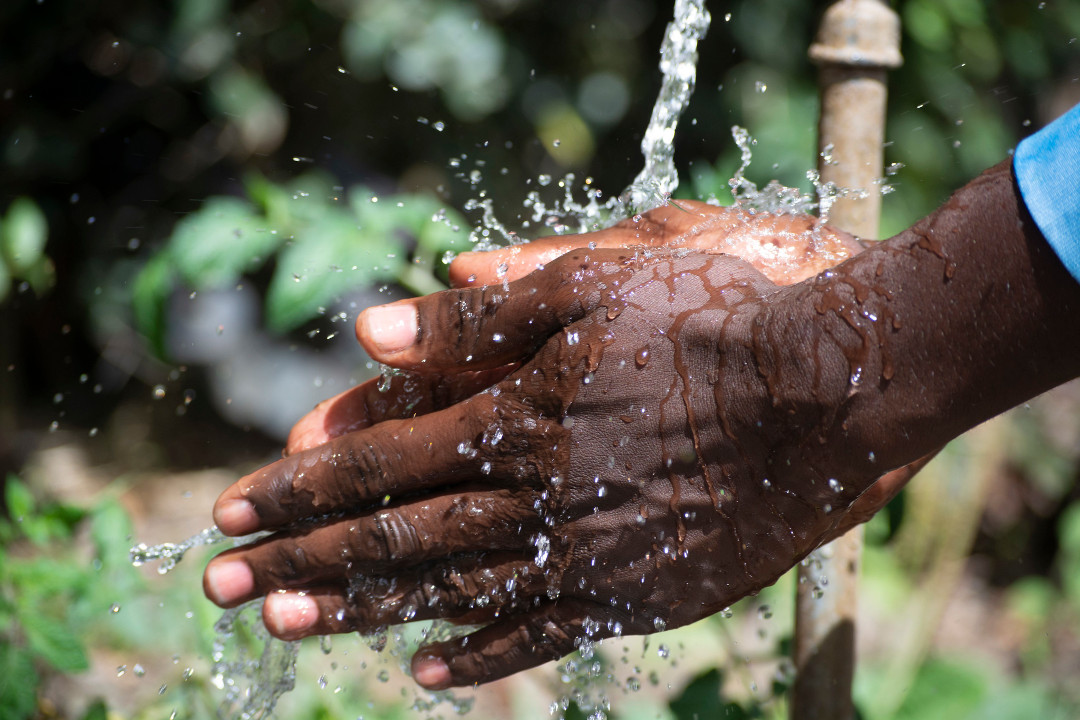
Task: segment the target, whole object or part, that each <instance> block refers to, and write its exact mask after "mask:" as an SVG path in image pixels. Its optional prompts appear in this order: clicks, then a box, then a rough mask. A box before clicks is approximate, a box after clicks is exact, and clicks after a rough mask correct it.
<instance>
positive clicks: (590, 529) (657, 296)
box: [205, 250, 869, 687]
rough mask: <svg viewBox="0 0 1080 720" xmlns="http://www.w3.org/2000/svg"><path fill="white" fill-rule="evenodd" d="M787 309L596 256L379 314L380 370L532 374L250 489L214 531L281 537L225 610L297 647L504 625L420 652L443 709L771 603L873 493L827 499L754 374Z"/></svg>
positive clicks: (626, 260) (705, 265)
mask: <svg viewBox="0 0 1080 720" xmlns="http://www.w3.org/2000/svg"><path fill="white" fill-rule="evenodd" d="M776 292H777V286H776V285H774V284H773V283H772V282H771V281H769V280H768V279H767V278H765V277H763V276H762V275H761V274H759V273H757V272H756V271H755V270H753V269H752V268H751V267H749V266H748V265H747V264H746V263H744V262H742V261H740V260H737V259H735V258H732V257H727V256H710V255H705V254H701V253H687V252H675V253H671V252H658V253H655V254H653V256H652V257H649V256H648V253H645V252H642V251H637V252H633V251H629V252H628V251H625V250H595V251H577V252H574V253H571V254H570V255H566V256H564V257H562V258H560V259H559V260H556V261H555V262H553V263H551V264H550V265H549V266H548V267H547V268H546V269H545V270H544V271H543V272H541V273H534V274H532V275H529V276H528V277H526V278H524V279H522V280H518V281H516V282H514V283H511V284H510V285H509V286H508V288H506V289H504V288H503V287H501V286H495V287H486V288H474V289H467V290H460V291H450V292H447V293H443V294H439V295H436V296H431V297H428V298H423V299H419V300H413V301H404V302H402V303H397V304H394V305H391V306H385V307H383V308H379V309H374V310H369V311H367V312H366V313H365V314H364V315H363V316H362V318H361V326H362V327H363V328H365V331H364V332H362V333H361V337H362V340H363V341H364V343H365V346H366V347H367V349H368V350H369V352H371V354H372V355H373V357H376V358H378V359H380V360H382V361H384V362H388V363H392V364H394V365H397V366H399V367H406V368H414V369H416V368H424V369H431V370H432V371H440V370H445V369H449V368H453V369H461V368H470V370H469V372H471V373H475V375H473V377H474V378H477V382H478V384H479V385H482V384H483V382H482V381H481V380H479V379H480V378H483V377H484V374H485V373H491V372H499V370H498V368H505V367H507V366H510V367H514V368H515V369H514V370H513V371H512V372H510V374H508V375H506V376H505V377H504V378H503V379H502V380H500V381H499V382H497V383H496V384H495V385H493V386H492V387H491V388H489V389H488V390H486V391H484V392H481V393H480V394H477V395H473V396H471V397H468V398H465V399H463V400H461V401H460V402H457V403H456V404H452V405H449V406H448V407H444V408H442V409H436V410H435V411H434V412H431V413H429V414H426V415H417V416H416V417H412V418H409V419H387V420H385V421H383V422H378V423H376V424H369V425H368V426H367V427H366V428H365V429H363V430H361V431H357V432H352V433H350V434H347V435H343V436H341V437H338V438H336V439H334V440H332V441H331V442H329V443H328V444H326V445H323V446H320V447H317V448H313V449H309V450H305V451H303V452H298V453H296V454H294V455H291V456H290V457H288V458H286V459H285V460H282V461H280V462H278V463H276V464H274V465H271V466H269V467H268V468H265V469H263V470H261V471H259V472H257V473H255V474H254V475H252V476H249V477H247V478H244V479H242V480H241V481H240V482H239V483H237V484H236V485H235V486H233V487H232V488H230V489H229V490H228V491H226V493H225V494H223V496H222V498H221V499H220V500H219V502H218V504H217V506H216V508H215V519H216V520H217V522H218V523H219V525H220V526H221V527H222V529H223V530H225V531H226V532H227V533H230V534H244V533H248V532H252V531H256V530H271V531H279V532H278V534H276V535H273V536H271V537H270V538H268V539H266V540H263V541H260V542H258V543H256V544H253V545H250V546H247V547H244V548H239V549H237V550H233V551H229V552H227V553H224V554H222V555H221V556H219V557H218V558H216V559H215V560H214V561H213V562H212V563H211V565H210V567H209V568H208V571H207V574H206V578H205V584H206V589H207V593H208V594H209V595H210V597H211V598H213V599H214V600H215V601H217V602H218V603H219V604H222V605H235V604H238V603H240V602H243V601H246V600H249V599H252V598H254V597H258V596H260V595H263V594H267V593H270V596H269V598H268V601H267V603H266V606H265V620H266V622H267V625H268V627H269V628H270V629H271V630H272V631H273V632H275V634H278V635H280V636H283V637H300V636H304V635H309V634H316V633H332V632H345V631H350V630H371V629H373V628H376V627H378V626H381V625H385V624H389V623H395V622H401V621H405V620H410V619H422V618H431V617H446V618H469V619H476V618H478V617H479V618H483V619H485V620H488V621H490V624H488V625H486V626H485V627H484V628H483V629H481V630H479V631H477V632H476V633H473V634H472V635H470V636H469V639H468V642H467V643H466V642H462V641H455V642H451V643H443V644H439V645H434V646H431V647H429V648H426V649H424V650H423V651H421V652H420V653H418V655H417V657H416V658H415V659H414V674H415V676H416V678H417V680H418V681H419V682H420V683H421V684H423V685H425V686H428V687H445V686H448V685H462V684H471V683H474V682H484V681H488V680H492V679H495V678H497V677H502V676H504V675H507V674H510V673H513V672H516V671H518V670H521V669H524V668H526V667H531V666H533V665H537V664H540V663H542V662H544V661H546V660H549V659H552V658H555V657H559V656H561V655H563V654H565V653H567V652H569V651H571V650H573V649H574V647H575V646H576V645H578V644H580V643H581V642H582V641H583V639H584V640H586V641H587V640H588V639H590V638H591V639H598V638H601V637H607V636H611V635H618V634H622V633H625V634H633V633H645V632H652V631H654V630H656V629H658V628H661V627H674V626H677V625H682V624H686V623H689V622H692V621H694V620H697V619H699V618H701V617H704V616H706V615H709V614H711V613H713V612H716V611H717V610H719V609H721V608H723V607H725V606H726V605H728V604H730V603H731V602H733V601H734V600H736V599H738V598H740V597H742V596H744V595H746V594H748V593H750V592H753V591H755V590H757V589H758V588H760V587H762V586H764V585H767V584H769V583H771V582H773V581H774V580H775V579H776V578H777V577H778V576H779V575H780V574H781V573H782V572H784V571H785V570H786V569H787V568H788V567H790V566H791V565H792V564H793V563H794V562H795V561H797V560H798V559H799V558H800V557H802V556H803V555H804V554H805V553H806V552H808V551H809V550H811V549H812V548H813V547H815V546H817V545H818V544H819V543H820V542H821V541H823V540H824V539H826V538H828V537H831V536H832V535H834V534H836V533H837V532H839V529H840V528H841V527H842V526H843V524H844V522H845V518H846V515H845V513H844V512H842V511H843V510H844V509H847V508H848V507H849V506H851V505H852V503H853V502H854V501H855V500H856V498H858V496H859V495H860V493H861V490H862V489H863V488H864V487H865V486H866V485H867V484H869V480H867V482H866V483H865V484H863V485H862V486H858V484H851V483H849V487H846V488H845V487H842V486H840V484H839V483H836V482H829V481H828V480H829V478H827V477H825V476H824V475H822V474H821V473H820V472H819V471H818V470H816V469H815V468H814V467H812V466H811V465H808V464H805V463H802V462H800V452H799V448H800V445H801V444H802V443H805V442H806V440H807V438H806V437H805V434H804V433H801V431H799V430H798V428H797V427H793V428H790V429H784V423H783V418H782V417H779V416H780V415H782V414H783V411H782V410H781V409H778V407H777V406H776V404H775V403H774V402H773V397H772V394H771V393H770V392H769V389H768V388H767V387H765V383H764V382H763V380H762V379H761V374H760V373H759V372H758V368H757V360H756V357H755V351H756V350H758V349H760V348H758V347H757V346H756V342H757V341H756V339H755V327H757V324H756V323H757V318H758V317H759V310H760V308H761V301H762V299H763V298H767V297H769V296H771V295H772V294H774V293H776ZM501 372H504V373H505V370H503V371H501ZM413 377H415V376H413ZM405 381H407V380H405ZM405 381H403V382H405ZM451 399H456V398H451ZM388 402H391V403H392V402H393V401H388ZM778 428H779V429H778ZM793 461H794V462H793ZM312 519H313V520H314V522H313V523H309V524H307V525H305V524H304V523H305V521H306V520H312ZM281 590H287V591H286V592H278V591H281Z"/></svg>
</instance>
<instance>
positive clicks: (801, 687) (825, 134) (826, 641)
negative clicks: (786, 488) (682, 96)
mask: <svg viewBox="0 0 1080 720" xmlns="http://www.w3.org/2000/svg"><path fill="white" fill-rule="evenodd" d="M810 59H811V60H812V61H813V62H814V63H816V64H818V65H819V66H820V79H819V82H820V87H821V114H820V119H819V124H818V146H819V149H820V151H821V153H820V160H819V163H818V171H819V173H820V174H821V180H822V181H823V182H832V183H835V184H836V185H837V186H838V187H841V188H847V189H850V190H859V191H862V196H861V197H841V198H839V199H837V200H836V202H835V204H834V205H833V206H832V208H831V210H830V213H829V218H828V221H829V223H830V224H831V225H833V226H835V227H838V228H841V229H843V230H847V231H848V232H850V233H852V234H854V235H857V236H859V237H862V238H876V237H877V235H878V224H879V220H880V217H881V193H880V192H878V183H879V182H880V180H879V179H880V178H881V176H882V157H883V147H884V140H885V101H886V84H885V75H886V72H887V70H888V69H889V68H895V67H898V66H899V65H900V64H901V63H902V58H901V56H900V18H899V16H898V15H897V14H896V13H895V12H893V10H892V9H891V8H890V7H889V6H888V3H887V2H885V1H884V0H839V1H838V2H836V3H834V4H833V5H831V6H830V7H829V9H828V10H827V11H826V12H825V15H824V17H823V19H822V21H821V26H820V28H819V30H818V36H817V39H816V41H815V42H814V44H813V45H811V47H810ZM861 552H862V528H861V527H860V528H856V529H855V530H852V531H851V532H849V533H848V534H847V535H845V536H843V537H841V538H839V539H837V540H835V541H833V542H832V543H830V544H829V545H827V546H825V547H824V548H821V549H819V550H817V551H815V552H814V553H813V554H812V555H811V556H810V557H809V558H807V560H806V561H804V563H803V564H802V565H801V566H800V567H799V571H798V575H799V579H798V586H797V590H796V601H795V642H794V656H795V657H794V661H795V671H796V675H795V684H794V687H793V688H792V692H791V714H790V716H791V718H792V719H793V720H818V719H820V720H849V719H850V718H852V717H853V715H854V706H853V704H852V698H851V686H852V680H853V678H854V674H855V612H856V607H857V601H858V591H857V585H858V572H859V559H860V555H861Z"/></svg>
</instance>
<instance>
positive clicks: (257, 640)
mask: <svg viewBox="0 0 1080 720" xmlns="http://www.w3.org/2000/svg"><path fill="white" fill-rule="evenodd" d="M262 605H263V600H262V599H259V600H256V601H254V602H250V603H246V604H244V605H241V606H240V607H235V608H231V609H229V610H226V611H225V612H224V613H223V614H222V616H221V619H220V620H218V621H217V623H215V624H214V631H215V632H216V633H217V636H216V637H215V638H214V645H213V654H212V655H211V659H212V662H213V666H212V670H211V675H210V682H211V683H213V685H214V686H215V687H216V688H218V689H219V690H222V691H223V692H224V694H225V697H224V698H223V699H222V701H221V703H220V704H219V705H218V717H221V718H238V719H239V720H266V719H268V718H271V717H273V712H274V707H275V706H276V705H277V702H278V700H279V699H280V698H281V696H282V695H284V694H285V693H287V692H289V691H290V690H292V689H293V688H294V687H295V686H296V656H297V653H298V652H299V651H300V643H299V642H283V641H281V640H277V639H275V638H274V637H272V636H271V635H270V633H269V632H267V630H266V626H265V625H263V622H262Z"/></svg>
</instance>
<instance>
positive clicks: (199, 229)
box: [168, 197, 282, 290]
mask: <svg viewBox="0 0 1080 720" xmlns="http://www.w3.org/2000/svg"><path fill="white" fill-rule="evenodd" d="M281 242H282V238H281V237H280V236H279V235H278V234H277V233H275V232H273V231H272V230H271V228H270V227H269V226H268V225H267V223H266V220H265V219H264V218H263V217H261V216H260V215H258V214H257V213H256V212H255V208H254V207H252V206H251V205H250V204H249V203H247V202H246V201H244V200H241V199H239V198H234V197H213V198H210V199H209V200H207V201H206V204H205V205H204V206H203V208H202V209H201V210H199V211H197V212H195V213H193V214H191V215H189V216H187V217H186V218H184V219H183V220H181V221H180V222H179V223H177V224H176V229H175V230H173V234H172V237H171V238H170V239H169V247H168V254H169V256H170V257H171V258H172V260H173V262H174V263H175V266H176V269H177V270H179V272H180V276H181V277H182V278H183V279H184V282H185V283H186V284H187V285H188V286H190V287H192V288H194V289H196V290H202V289H205V288H218V287H225V286H228V285H231V284H233V283H235V282H236V281H237V280H238V279H239V278H240V275H241V274H243V273H244V272H247V271H249V270H253V269H255V268H257V267H259V266H260V265H262V263H263V262H264V261H265V260H266V259H267V258H268V257H269V256H270V254H271V253H273V251H274V250H275V249H276V248H277V246H278V245H280V244H281Z"/></svg>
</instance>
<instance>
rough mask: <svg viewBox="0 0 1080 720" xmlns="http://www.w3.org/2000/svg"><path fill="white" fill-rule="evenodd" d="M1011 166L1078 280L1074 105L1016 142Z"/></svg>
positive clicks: (1079, 113) (1077, 110)
mask: <svg viewBox="0 0 1080 720" xmlns="http://www.w3.org/2000/svg"><path fill="white" fill-rule="evenodd" d="M1013 169H1014V170H1015V172H1016V181H1017V184H1018V185H1019V186H1020V194H1021V195H1022V196H1023V198H1024V203H1025V204H1026V205H1027V209H1028V212H1030V213H1031V217H1032V218H1033V219H1034V220H1035V224H1036V225H1038V226H1039V230H1041V231H1042V234H1043V237H1045V238H1046V241H1047V242H1048V243H1050V247H1052V248H1053V249H1054V252H1056V253H1057V256H1058V257H1059V258H1061V262H1062V263H1063V264H1064V265H1065V267H1066V268H1067V269H1068V271H1069V272H1070V273H1072V276H1073V277H1074V278H1076V279H1077V280H1080V105H1077V106H1076V107H1074V108H1073V109H1072V110H1070V111H1069V112H1067V113H1065V114H1064V115H1062V116H1061V117H1060V118H1058V119H1057V120H1055V121H1054V122H1052V123H1050V124H1049V125H1047V126H1046V127H1044V128H1043V129H1042V130H1040V131H1039V132H1037V133H1035V134H1034V135H1031V136H1030V137H1027V138H1025V139H1024V140H1023V141H1022V142H1021V143H1020V144H1019V145H1017V146H1016V153H1015V155H1014V156H1013Z"/></svg>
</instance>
